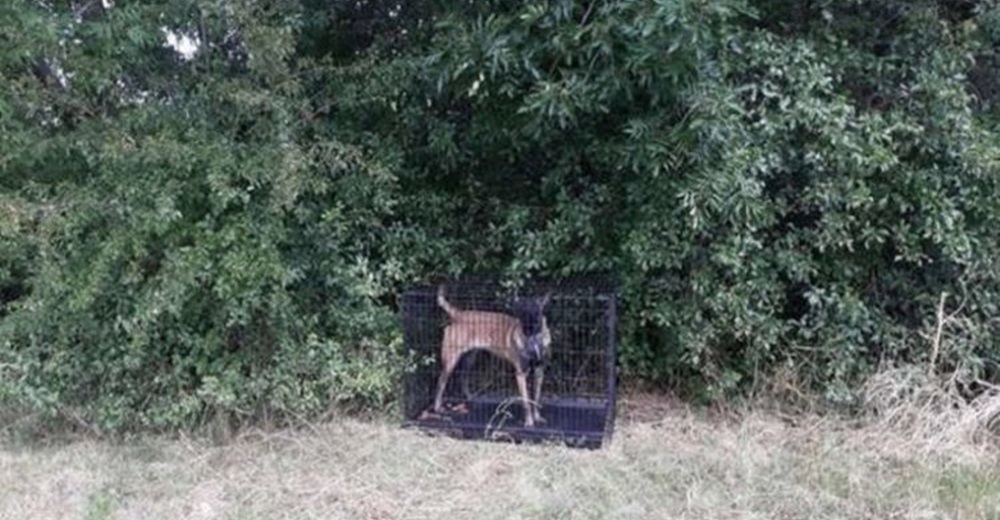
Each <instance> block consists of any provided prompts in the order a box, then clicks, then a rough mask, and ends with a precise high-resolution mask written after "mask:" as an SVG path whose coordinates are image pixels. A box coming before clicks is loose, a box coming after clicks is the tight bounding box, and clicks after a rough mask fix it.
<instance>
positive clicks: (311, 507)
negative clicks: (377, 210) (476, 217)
mask: <svg viewBox="0 0 1000 520" xmlns="http://www.w3.org/2000/svg"><path fill="white" fill-rule="evenodd" d="M621 415H622V416H623V417H622V419H621V421H620V427H619V429H618V432H617V434H616V437H615V439H614V441H613V442H612V444H611V445H610V446H609V447H607V448H605V449H602V450H597V451H585V450H574V449H568V448H562V447H558V446H512V445H506V444H499V443H486V442H469V441H457V440H452V439H448V438H439V437H431V436H428V435H425V434H421V433H418V432H414V431H408V430H401V429H400V428H398V427H397V426H396V425H395V424H394V423H392V422H389V421H384V420H383V421H380V420H368V421H362V420H358V419H351V418H344V419H341V420H336V421H332V422H329V423H327V424H322V425H316V426H309V427H306V428H303V429H301V430H299V431H280V432H276V433H259V432H258V433H254V434H245V435H243V436H242V437H240V438H239V439H236V440H234V441H232V442H229V443H227V444H225V445H223V446H218V445H211V444H209V443H206V442H202V441H195V440H176V439H175V440H169V439H164V438H147V439H143V440H133V441H129V442H127V443H110V442H106V441H98V440H93V439H81V440H77V441H74V442H69V443H65V444H62V445H53V446H48V447H40V446H33V445H25V444H19V445H7V446H5V447H3V448H0V518H3V519H7V518H10V519H19V520H20V519H48V518H53V519H55V518H59V519H73V518H80V519H93V520H96V519H112V518H144V519H145V518H149V519H155V518H164V519H166V518H170V519H175V518H184V519H281V518H323V519H337V518H345V519H346V518H359V519H390V518H407V519H423V518H427V519H436V520H437V519H465V518H474V519H476V520H489V519H518V518H525V519H527V518H538V519H550V518H551V519H589V518H594V519H597V518H601V519H604V518H628V519H634V518H657V519H662V518H692V519H704V518H726V519H730V518H732V519H737V518H768V519H772V518H774V519H781V518H789V519H791V518H820V519H824V518H830V519H833V518H872V519H875V518H878V519H882V518H901V519H903V518H906V519H909V518H928V519H932V518H942V519H943V518H959V519H989V520H1000V454H998V451H997V450H996V446H995V445H993V444H990V442H989V441H985V440H982V439H981V438H971V437H970V438H969V439H967V440H966V441H964V442H962V443H958V442H952V443H950V444H945V446H946V448H947V449H944V450H939V449H935V448H934V445H933V443H931V442H930V440H932V439H929V438H927V437H926V436H914V434H913V430H912V429H900V428H897V427H896V426H897V423H891V424H887V423H885V422H882V421H874V420H873V421H868V422H866V423H865V424H860V425H859V424H853V423H849V422H847V421H845V420H842V419H830V418H825V419H824V418H820V417H797V418H796V419H795V421H794V424H792V422H790V421H787V420H784V419H782V418H779V417H777V416H775V415H773V414H768V413H765V412H747V413H743V414H738V415H733V414H729V415H726V416H725V417H722V418H720V417H712V416H710V415H707V414H706V413H704V412H701V411H693V410H690V409H687V408H685V407H683V406H681V405H677V404H675V403H673V404H672V403H671V402H669V401H667V400H665V399H663V398H658V397H654V396H649V395H645V396H635V397H633V398H632V399H630V400H627V401H626V402H625V403H623V406H622V408H621ZM937 441H940V439H937Z"/></svg>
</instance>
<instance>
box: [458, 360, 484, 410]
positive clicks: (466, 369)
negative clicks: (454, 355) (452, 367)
mask: <svg viewBox="0 0 1000 520" xmlns="http://www.w3.org/2000/svg"><path fill="white" fill-rule="evenodd" d="M477 356H479V351H478V350H476V349H473V350H470V351H468V352H466V353H465V355H463V356H462V361H460V362H459V363H458V365H459V369H458V371H459V372H458V374H459V378H461V381H462V395H463V396H464V397H465V400H466V401H471V400H472V383H471V381H470V380H471V379H472V377H473V376H474V375H475V372H474V370H475V366H476V357H477Z"/></svg>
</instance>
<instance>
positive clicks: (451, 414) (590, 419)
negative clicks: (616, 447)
mask: <svg viewBox="0 0 1000 520" xmlns="http://www.w3.org/2000/svg"><path fill="white" fill-rule="evenodd" d="M428 408H429V407H428ZM445 409H446V410H447V412H446V413H444V414H440V415H439V414H433V413H430V411H429V410H428V411H425V412H424V413H423V414H421V416H420V417H418V418H416V419H413V420H410V421H407V423H406V424H407V425H408V426H414V427H418V428H421V429H425V430H433V431H440V432H443V433H446V434H449V435H453V436H457V437H462V438H467V439H468V438H479V439H488V440H500V441H510V442H525V441H528V442H540V441H551V442H563V443H565V444H567V445H569V446H578V447H587V448H599V447H600V446H601V444H602V442H603V441H604V439H605V437H606V433H607V432H606V425H607V424H608V413H607V408H606V406H605V405H604V404H603V403H593V402H586V401H580V400H562V399H553V400H544V399H543V400H542V417H543V418H544V419H545V423H544V424H536V425H535V426H534V427H533V428H526V427H525V426H524V408H523V406H522V405H521V401H520V400H519V399H503V400H501V399H495V398H477V399H471V400H468V401H458V400H450V401H449V400H446V401H445Z"/></svg>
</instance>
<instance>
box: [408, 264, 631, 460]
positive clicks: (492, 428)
mask: <svg viewBox="0 0 1000 520" xmlns="http://www.w3.org/2000/svg"><path fill="white" fill-rule="evenodd" d="M439 297H440V298H443V302H442V300H440V299H439ZM616 300H617V294H616V290H615V288H614V286H613V285H612V284H611V283H610V282H609V281H607V280H605V279H596V278H587V279H573V280H561V281H541V280H536V281H529V282H523V283H521V284H518V285H514V284H508V283H503V282H501V281H500V280H499V279H497V278H487V277H474V278H473V277H470V278H462V279H457V280H452V281H449V282H445V283H442V284H439V285H434V286H424V287H416V288H413V289H411V290H409V291H406V292H405V293H403V295H402V297H401V302H400V303H401V305H400V310H401V314H402V316H401V318H402V321H403V343H404V349H405V353H406V356H407V359H408V367H407V370H406V372H405V375H404V377H403V388H402V390H403V395H402V403H403V413H404V422H405V424H406V425H407V426H414V427H419V428H421V429H425V430H431V431H439V432H443V433H446V434H449V435H453V436H459V437H463V438H484V439H491V440H508V441H514V442H521V441H544V440H548V441H560V442H565V443H566V444H568V445H571V446H581V447H591V448H596V447H600V446H601V445H602V443H604V442H606V441H608V440H610V438H611V434H612V432H613V428H614V420H615V400H616V375H615V359H616V355H615V353H616V349H617V343H616V326H617V310H616ZM446 308H447V310H446ZM448 365H451V367H450V369H449V367H448ZM519 375H520V376H522V377H519ZM519 379H523V383H524V385H523V386H522V385H521V384H520V383H521V381H519ZM539 382H540V383H541V384H540V385H539V384H538V383H539ZM439 388H440V389H441V398H440V407H437V406H436V404H437V403H436V400H437V393H438V391H439ZM536 405H537V408H535V406H536ZM535 417H537V420H530V419H533V418H535Z"/></svg>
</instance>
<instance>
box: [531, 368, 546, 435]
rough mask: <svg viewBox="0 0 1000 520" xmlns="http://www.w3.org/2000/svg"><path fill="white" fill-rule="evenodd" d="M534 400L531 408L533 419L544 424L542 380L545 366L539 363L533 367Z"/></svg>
mask: <svg viewBox="0 0 1000 520" xmlns="http://www.w3.org/2000/svg"><path fill="white" fill-rule="evenodd" d="M534 375H535V389H534V390H535V400H534V402H533V403H532V405H533V406H532V407H531V408H532V410H534V411H535V421H536V422H539V423H542V424H545V419H544V418H543V417H542V412H541V409H542V381H543V380H544V379H545V368H544V367H543V366H541V365H539V366H537V367H535V374H534Z"/></svg>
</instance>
